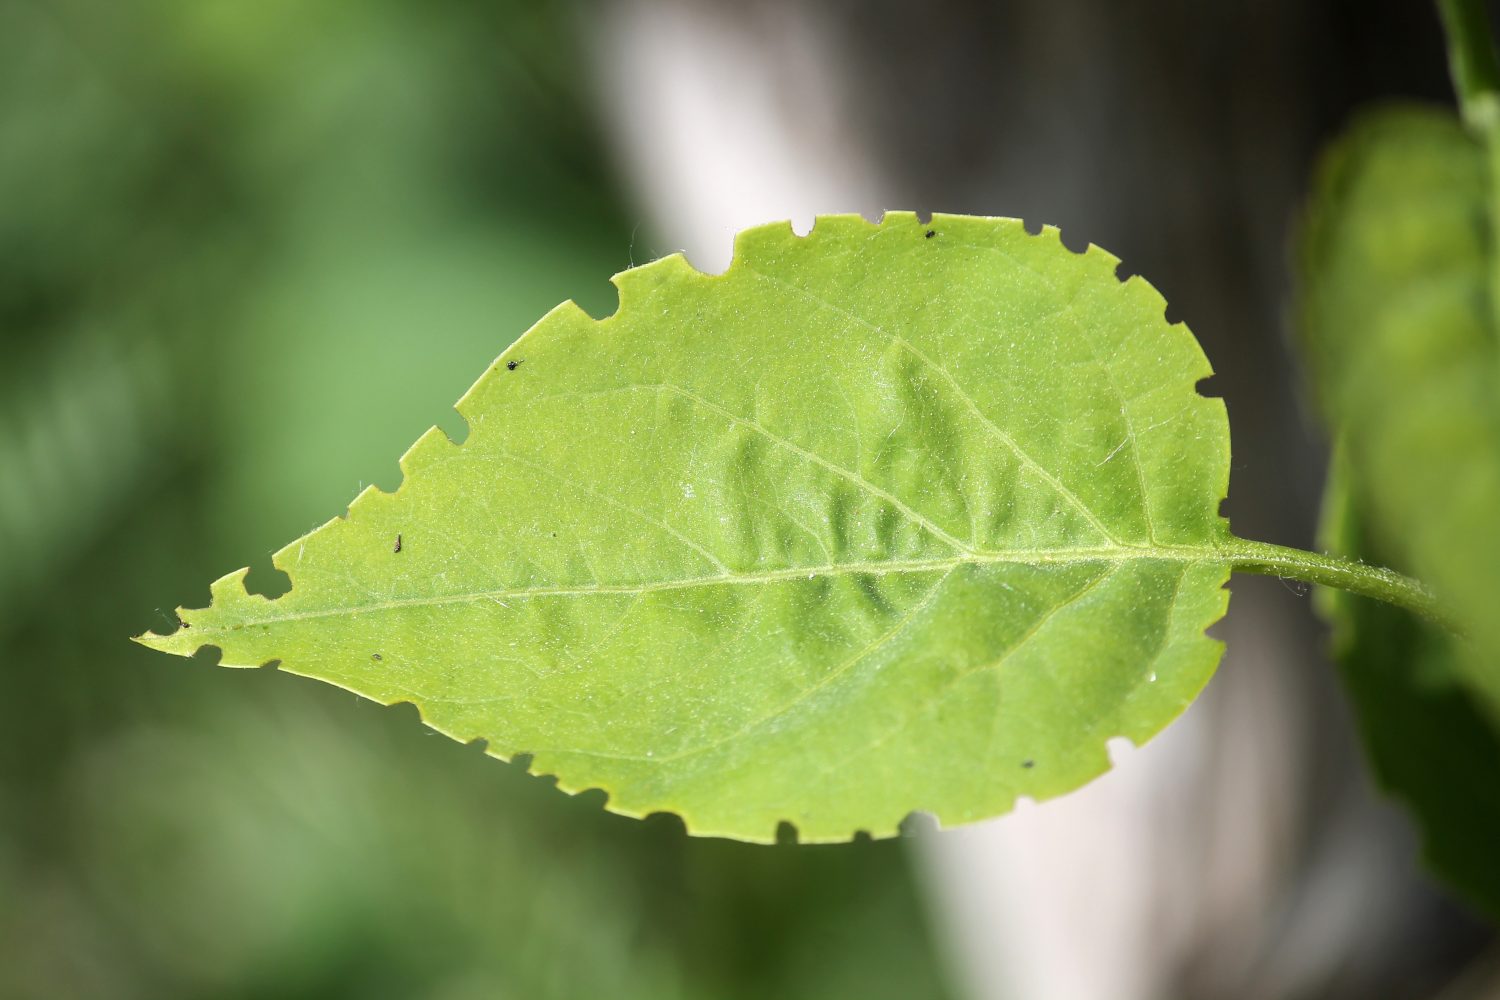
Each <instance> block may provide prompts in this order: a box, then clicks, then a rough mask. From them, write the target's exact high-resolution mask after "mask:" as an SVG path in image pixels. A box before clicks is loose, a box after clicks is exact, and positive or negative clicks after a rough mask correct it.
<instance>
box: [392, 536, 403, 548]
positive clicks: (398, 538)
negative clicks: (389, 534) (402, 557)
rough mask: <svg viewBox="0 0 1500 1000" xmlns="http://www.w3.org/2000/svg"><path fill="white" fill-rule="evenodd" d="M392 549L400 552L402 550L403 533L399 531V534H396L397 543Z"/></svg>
mask: <svg viewBox="0 0 1500 1000" xmlns="http://www.w3.org/2000/svg"><path fill="white" fill-rule="evenodd" d="M391 551H392V552H400V551H401V535H400V534H399V533H397V535H396V545H395V547H394V548H392V549H391Z"/></svg>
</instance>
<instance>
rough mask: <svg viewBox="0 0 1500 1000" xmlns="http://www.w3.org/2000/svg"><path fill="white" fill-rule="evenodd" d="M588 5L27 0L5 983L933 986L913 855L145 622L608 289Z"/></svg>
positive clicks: (501, 992)
mask: <svg viewBox="0 0 1500 1000" xmlns="http://www.w3.org/2000/svg"><path fill="white" fill-rule="evenodd" d="M568 29H569V22H568V20H567V18H566V17H565V16H561V14H560V13H559V12H557V11H554V10H553V9H552V8H550V7H539V6H537V5H531V4H522V3H503V4H491V5H481V4H470V3H460V2H457V0H444V2H438V3H432V4H423V5H410V4H396V3H391V2H379V0H377V2H359V3H356V2H338V0H332V2H326V3H320V4H317V5H312V6H309V5H306V4H292V3H289V2H275V3H269V4H245V3H239V2H231V0H211V2H195V3H187V2H168V0H157V2H147V3H141V4H134V3H132V4H117V3H110V2H105V0H57V2H47V3H42V2H21V3H12V4H6V5H0V347H3V349H4V352H5V353H4V357H5V363H4V365H3V366H0V546H3V549H4V552H5V558H4V559H3V560H0V608H4V612H3V613H0V662H3V663H4V666H5V668H6V673H7V679H8V682H9V690H8V694H7V697H6V699H5V701H4V703H3V707H0V994H3V995H5V996H22V997H24V996H48V997H51V996H94V997H171V996H188V995H193V996H202V995H213V996H228V997H236V996H238V997H257V996H266V997H271V996H275V997H295V996H309V997H311V996H317V997H327V996H341V995H342V996H359V997H369V996H402V997H405V996H431V997H442V998H450V997H452V998H460V997H470V996H473V997H493V996H518V997H532V996H537V997H547V996H555V997H573V996H605V995H607V996H624V997H632V996H639V997H643V998H645V997H667V998H670V997H739V996H746V997H748V996H766V995H781V996H792V995H802V996H835V995H850V996H853V995H858V996H871V997H901V996H928V995H933V994H934V993H935V992H941V990H940V987H939V986H938V985H937V984H936V983H935V982H934V967H933V963H932V959H931V957H930V955H929V953H928V950H927V944H926V937H925V931H924V928H923V927H922V922H921V919H920V915H919V913H918V912H917V907H916V903H915V900H914V898H913V895H912V891H911V888H910V885H909V884H908V882H907V875H906V872H905V868H904V863H903V858H902V852H901V850H900V847H899V845H897V844H882V845H873V844H866V845H858V846H857V847H856V848H854V849H852V850H849V851H845V852H824V851H809V850H805V849H803V850H792V849H788V850H782V849H776V850H772V851H769V852H767V851H763V850H761V851H757V850H756V849H754V848H748V847H741V846H740V845H732V844H722V843H712V842H702V841H689V840H687V839H686V838H685V837H684V836H683V834H682V831H681V829H680V826H678V825H676V824H674V823H673V822H671V821H668V820H665V819H663V820H653V821H651V822H648V823H646V824H640V825H637V824H631V823H629V822H627V821H624V820H620V819H618V818H616V817H612V816H608V815H606V814H604V813H603V812H602V811H601V810H600V808H599V803H598V801H597V800H596V799H595V798H593V797H589V796H585V797H581V798H578V799H569V798H566V797H564V796H560V795H557V794H556V793H555V792H552V791H551V790H550V789H549V788H548V787H547V786H546V784H545V783H544V782H540V781H537V780H535V779H533V778H531V777H528V776H526V775H524V774H522V773H521V772H520V771H518V770H517V769H515V768H511V767H507V766H505V765H502V764H499V763H497V762H495V761H493V760H489V759H487V758H484V757H483V756H482V755H481V754H479V753H477V752H476V751H475V750H473V749H471V748H465V747H462V746H459V745H456V744H452V743H450V742H449V741H446V740H441V739H428V738H426V737H425V736H424V735H423V734H422V732H421V731H420V729H419V727H416V726H414V725H412V722H411V719H410V718H409V717H408V716H407V715H406V713H404V712H401V711H399V710H398V711H387V710H383V709H378V708H376V707H374V706H371V705H369V704H368V703H363V702H359V701H358V700H356V699H354V698H353V697H352V696H349V695H347V694H343V693H341V692H336V691H332V690H328V691H325V692H313V691H309V690H307V689H306V688H305V687H303V688H297V687H294V686H293V687H290V688H289V686H288V685H286V684H285V683H284V679H282V678H278V677H276V676H274V675H272V674H268V673H264V672H248V673H244V674H239V675H225V674H222V673H219V672H217V671H208V670H205V669H202V666H201V665H199V664H184V663H182V661H171V660H166V659H164V658H160V657H155V656H152V655H150V654H149V653H147V652H146V651H144V650H140V649H138V648H136V647H133V646H130V645H129V644H128V643H124V642H122V641H121V639H120V636H122V635H124V634H128V633H129V632H131V631H134V630H137V629H138V627H139V624H140V623H141V622H142V621H152V620H155V621H157V622H159V623H160V624H161V625H162V626H163V627H165V626H166V625H168V624H170V616H169V615H168V614H165V613H162V612H161V611H159V610H155V607H156V604H157V603H158V602H159V601H160V595H162V594H164V593H173V592H184V588H188V589H187V590H186V591H185V592H189V593H190V592H191V588H192V587H193V585H194V583H195V581H199V580H201V579H204V578H205V576H206V575H207V574H210V573H212V571H213V570H214V569H215V568H216V567H221V566H222V565H223V564H224V563H225V562H226V561H228V560H233V559H239V558H242V556H243V554H244V553H245V552H246V551H262V552H264V551H267V550H268V549H269V548H270V547H271V545H272V544H273V543H274V542H276V541H278V540H280V539H283V538H285V537H287V536H288V535H292V534H296V533H298V532H300V531H303V530H305V529H306V528H308V527H310V526H311V525H312V524H314V523H316V522H318V521H320V520H322V519H323V517H324V516H326V512H327V511H328V510H329V509H330V508H336V507H337V506H339V505H341V504H342V503H344V502H347V500H348V499H349V498H350V497H352V496H353V495H354V493H355V492H357V490H358V488H359V486H360V485H361V483H362V482H370V481H375V482H380V483H384V484H385V485H388V486H390V485H394V482H395V480H396V478H397V470H396V466H395V462H394V461H393V460H392V456H394V455H396V454H399V452H400V449H401V448H402V447H403V446H404V445H405V444H406V443H407V442H408V441H410V440H411V439H412V438H414V437H415V436H416V435H417V434H418V433H420V432H421V430H422V429H423V428H424V427H425V426H427V423H428V422H429V421H430V419H431V418H430V415H431V414H432V413H436V412H441V411H442V410H443V409H444V408H446V406H447V405H448V403H449V402H450V401H451V399H452V398H453V396H454V395H455V394H456V393H457V392H458V391H460V390H461V389H462V388H463V386H464V385H465V384H467V380H468V374H469V373H470V372H472V371H473V370H475V369H477V368H478V367H480V366H482V365H483V364H485V363H486V362H488V361H489V360H490V359H491V358H493V357H494V355H495V354H497V353H498V352H499V351H500V350H501V349H502V348H504V347H505V346H506V344H507V343H508V342H509V341H510V340H511V339H512V338H513V337H514V336H515V335H516V334H518V333H519V332H520V331H521V330H522V329H524V328H525V326H526V325H527V324H528V323H529V321H530V320H531V318H533V317H534V316H536V315H538V314H540V313H541V312H542V311H543V310H545V309H546V308H547V307H548V306H550V305H552V304H553V303H555V302H557V301H559V300H561V299H564V298H568V297H573V298H576V299H578V300H579V301H581V302H582V303H583V304H584V305H585V306H587V307H589V308H591V309H594V310H596V311H600V312H607V311H608V310H609V309H610V308H611V300H612V294H611V293H610V291H609V289H608V287H607V286H606V285H605V284H604V283H603V282H602V281H599V280H597V277H596V276H597V275H600V274H608V273H610V272H612V271H614V270H618V269H619V268H620V267H621V266H623V265H624V264H625V263H626V260H625V259H624V257H625V253H626V247H627V244H628V240H629V235H630V231H631V228H632V227H631V225H630V224H629V222H628V221H627V220H626V219H625V218H623V217H622V215H621V212H620V210H619V208H618V207H617V205H616V202H615V199H614V197H613V194H612V191H611V189H610V185H609V182H608V179H607V175H606V171H605V168H604V164H603V163H602V158H601V155H600V151H599V149H598V148H597V147H596V145H595V143H594V139H593V136H592V134H591V130H590V127H589V126H590V123H589V118H588V115H587V113H586V112H585V110H584V108H583V103H582V100H581V95H580V93H579V92H578V89H577V84H576V83H575V82H574V81H576V80H578V79H579V78H580V74H581V70H580V67H579V66H578V61H577V56H576V53H575V52H574V51H573V50H572V46H571V43H570V41H569V34H568ZM273 455H274V459H275V460H274V461H270V458H271V456H273ZM262 573H263V574H265V575H266V577H267V578H266V579H263V580H260V581H259V583H261V584H262V585H266V586H271V587H273V588H274V587H275V586H276V581H275V580H274V578H271V576H270V574H271V571H270V570H269V568H263V569H262V570H260V571H258V573H257V574H252V582H255V581H256V576H257V575H259V574H262Z"/></svg>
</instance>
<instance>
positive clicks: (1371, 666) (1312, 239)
mask: <svg viewBox="0 0 1500 1000" xmlns="http://www.w3.org/2000/svg"><path fill="white" fill-rule="evenodd" d="M1490 183H1491V181H1490V179H1489V176H1488V173H1487V166H1486V153H1485V151H1484V149H1483V148H1482V146H1481V144H1479V143H1478V142H1476V141H1475V140H1474V139H1472V138H1471V137H1470V136H1469V135H1467V134H1466V133H1465V132H1464V130H1463V128H1462V127H1461V126H1460V125H1459V123H1458V121H1457V119H1456V118H1455V117H1454V116H1453V115H1452V114H1450V113H1447V112H1442V111H1438V110H1436V109H1425V108H1391V109H1386V110H1382V111H1378V112H1374V113H1371V114H1369V115H1367V116H1366V117H1364V118H1362V119H1360V120H1359V121H1358V122H1356V124H1355V125H1354V126H1353V127H1352V128H1351V129H1350V130H1349V132H1348V134H1347V135H1346V136H1344V138H1343V139H1342V140H1340V142H1339V143H1338V144H1337V145H1336V146H1335V147H1334V148H1333V149H1332V150H1331V151H1330V153H1329V154H1328V157H1327V159H1326V161H1325V163H1324V165H1323V169H1322V171H1321V173H1320V175H1319V178H1318V184H1317V189H1316V191H1315V193H1314V198H1313V202H1312V208H1311V212H1310V216H1309V220H1308V223H1307V226H1306V230H1305V232H1304V234H1303V241H1302V254H1303V271H1304V273H1303V284H1304V287H1303V294H1302V299H1303V301H1302V326H1303V331H1302V332H1303V335H1304V338H1305V343H1306V345H1307V353H1308V355H1309V358H1310V360H1311V362H1312V364H1311V368H1312V371H1313V373H1314V376H1315V379H1316V383H1317V389H1318V395H1319V398H1320V400H1321V402H1322V403H1323V407H1324V412H1325V414H1326V416H1327V420H1328V423H1329V425H1330V426H1331V427H1332V429H1333V430H1334V433H1335V436H1336V437H1337V438H1338V439H1339V441H1340V442H1341V447H1342V449H1343V456H1342V457H1343V459H1344V461H1343V467H1342V470H1341V472H1340V474H1339V476H1337V477H1336V478H1335V480H1334V481H1333V483H1332V484H1331V486H1330V497H1329V501H1328V504H1327V510H1328V515H1327V516H1326V518H1325V526H1324V534H1325V539H1326V544H1328V545H1330V546H1331V547H1333V548H1336V549H1337V550H1339V551H1341V552H1343V553H1344V554H1347V555H1352V556H1357V557H1361V558H1364V559H1367V560H1371V561H1379V562H1382V563H1387V561H1388V563H1389V564H1390V565H1394V566H1395V567H1396V568H1398V569H1401V570H1405V571H1408V572H1413V573H1416V574H1418V575H1420V576H1422V577H1424V578H1425V579H1428V580H1430V581H1431V582H1432V583H1433V584H1434V585H1435V586H1436V587H1438V588H1439V589H1440V591H1441V596H1443V597H1444V598H1445V599H1447V600H1449V601H1450V602H1452V605H1453V607H1454V608H1455V610H1457V611H1459V612H1460V613H1461V617H1462V619H1463V621H1464V623H1465V625H1466V627H1467V629H1468V632H1469V634H1468V635H1467V636H1466V637H1465V639H1464V640H1462V641H1455V640H1453V639H1451V638H1449V637H1446V636H1443V635H1441V634H1438V633H1436V632H1434V631H1433V630H1432V629H1430V628H1427V627H1425V626H1423V625H1421V624H1420V623H1418V622H1416V621H1413V620H1408V619H1405V618H1403V617H1402V616H1401V615H1400V614H1399V613H1398V612H1395V611H1394V610H1393V609H1389V608H1379V607H1374V606H1372V605H1370V604H1369V603H1368V602H1365V601H1362V600H1360V599H1357V598H1353V597H1346V596H1342V595H1341V596H1339V597H1336V598H1331V599H1329V600H1328V601H1327V602H1326V605H1325V606H1326V607H1327V608H1329V609H1330V610H1331V611H1332V613H1333V616H1334V619H1335V622H1336V624H1337V626H1338V635H1337V649H1338V653H1339V656H1340V659H1341V661H1342V669H1343V674H1344V678H1345V681H1346V683H1347V685H1348V687H1349V689H1350V694H1351V700H1352V701H1353V703H1354V705H1355V707H1356V710H1357V711H1358V712H1359V714H1360V726H1361V730H1362V732H1363V733H1364V736H1365V740H1366V746H1367V748H1368V750H1369V753H1370V756H1371V759H1372V763H1373V765H1374V768H1375V771H1376V773H1377V776H1378V778H1379V779H1380V781H1381V782H1382V784H1384V785H1385V786H1386V787H1387V788H1388V789H1389V790H1390V791H1391V792H1392V793H1393V794H1395V795H1396V796H1398V797H1399V798H1401V799H1403V800H1404V801H1406V802H1407V803H1408V804H1409V805H1410V806H1411V807H1412V809H1413V810H1414V812H1415V813H1416V814H1417V817H1418V820H1419V822H1420V823H1421V824H1422V826H1423V828H1424V835H1425V839H1426V851H1427V855H1428V857H1429V859H1430V860H1431V862H1432V863H1433V865H1434V867H1435V868H1436V869H1437V870H1438V871H1440V872H1441V873H1442V874H1444V875H1445V876H1446V877H1448V878H1449V879H1450V880H1452V881H1454V882H1455V883H1457V884H1458V885H1460V886H1461V887H1463V888H1464V889H1465V890H1466V891H1467V892H1468V893H1469V894H1470V895H1471V896H1472V897H1473V898H1475V899H1477V900H1479V901H1480V902H1481V903H1482V904H1483V905H1485V906H1487V908H1489V909H1490V910H1491V911H1492V912H1494V913H1496V914H1500V882H1497V880H1496V868H1495V862H1494V856H1493V855H1494V845H1495V844H1497V843H1500V799H1497V795H1500V781H1497V778H1496V775H1497V772H1500V737H1497V730H1496V726H1497V725H1500V615H1497V614H1496V613H1495V609H1496V608H1500V586H1497V583H1496V580H1497V577H1496V566H1500V530H1497V527H1496V524H1497V522H1496V513H1497V511H1500V343H1497V339H1496V326H1495V318H1494V314H1493V312H1492V309H1493V308H1494V307H1493V302H1494V296H1495V293H1494V291H1493V281H1494V277H1493V275H1494V271H1495V267H1496V264H1495V253H1494V249H1493V239H1494V237H1493V235H1492V233H1493V229H1492V224H1491V221H1490V220H1491V216H1490V204H1491V202H1492V201H1493V200H1494V194H1493V193H1492V192H1491V190H1490Z"/></svg>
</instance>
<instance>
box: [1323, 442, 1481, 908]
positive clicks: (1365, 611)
mask: <svg viewBox="0 0 1500 1000" xmlns="http://www.w3.org/2000/svg"><path fill="white" fill-rule="evenodd" d="M1350 472H1351V470H1350V469H1349V467H1348V463H1347V462H1345V461H1342V460H1340V459H1339V458H1335V460H1334V463H1333V465H1332V471H1331V473H1330V476H1329V481H1328V487H1327V492H1326V496H1325V500H1324V513H1323V527H1322V532H1323V542H1324V544H1325V545H1326V546H1327V547H1328V548H1329V549H1331V550H1333V551H1336V552H1342V553H1344V554H1346V555H1349V556H1355V557H1365V558H1370V559H1383V558H1384V554H1383V553H1382V552H1381V551H1380V549H1379V546H1378V545H1376V544H1375V543H1374V542H1373V541H1372V540H1371V538H1370V537H1369V534H1368V532H1367V531H1366V529H1365V525H1364V524H1363V519H1362V518H1361V516H1360V509H1359V504H1358V501H1357V500H1356V499H1355V497H1354V494H1353V490H1352V489H1351V487H1350ZM1318 595H1319V603H1320V605H1321V606H1322V609H1323V610H1324V612H1325V614H1326V615H1327V616H1328V618H1329V619H1330V621H1331V622H1332V623H1333V626H1334V633H1333V648H1334V655H1335V659H1336V660H1337V662H1338V665H1339V672H1340V675H1341V677H1342V680H1343V683H1344V687H1345V690H1346V691H1347V692H1348V694H1349V699H1350V701H1351V702H1352V704H1353V706H1354V710H1355V718H1356V721H1357V723H1358V726H1359V730H1360V736H1361V738H1362V739H1363V741H1364V745H1365V751H1366V753H1367V755H1368V757H1369V761H1370V767H1371V770H1372V771H1373V772H1374V774H1375V779H1376V780H1377V781H1378V782H1379V784H1380V786H1381V787H1382V788H1383V789H1384V790H1385V791H1386V792H1387V793H1389V794H1390V795H1392V796H1393V797H1395V798H1397V799H1400V800H1401V801H1402V802H1403V803H1404V804H1405V805H1406V807H1407V808H1408V809H1410V810H1411V812H1412V813H1413V815H1414V816H1415V818H1416V821H1417V823H1418V825H1419V826H1420V828H1421V832H1422V852H1423V855H1424V858H1425V860H1426V863H1427V866H1428V867H1429V868H1430V869H1431V870H1432V871H1433V872H1434V873H1436V874H1438V875H1439V876H1441V877H1442V878H1444V879H1445V880H1447V881H1448V882H1449V883H1451V884H1452V885H1453V886H1454V887H1455V888H1456V889H1458V890H1459V891H1460V892H1461V893H1462V894H1463V895H1464V896H1465V897H1466V898H1468V899H1469V900H1470V901H1472V902H1473V903H1474V904H1475V905H1476V906H1479V907H1481V908H1483V909H1484V910H1485V911H1487V912H1488V913H1489V914H1490V915H1491V916H1492V917H1495V918H1500V866H1497V865H1496V864H1495V845H1496V844H1500V781H1497V780H1496V776H1497V775H1500V732H1497V731H1496V729H1495V728H1494V726H1493V725H1491V722H1490V719H1489V718H1488V717H1487V716H1486V715H1485V713H1484V712H1483V711H1481V710H1480V708H1479V706H1478V705H1477V704H1476V699H1475V698H1474V696H1473V695H1472V693H1471V692H1470V691H1469V690H1468V689H1467V688H1465V687H1464V686H1463V684H1462V683H1461V680H1462V676H1463V671H1462V669H1461V668H1460V667H1459V665H1458V663H1459V657H1460V653H1461V647H1460V643H1459V641H1458V640H1456V639H1454V638H1453V637H1452V636H1451V635H1448V634H1447V633H1445V632H1443V631H1442V630H1440V629H1437V628H1434V627H1433V626H1431V625H1430V624H1426V623H1424V622H1422V621H1420V620H1418V619H1416V618H1414V617H1412V616H1410V615H1407V614H1404V613H1402V612H1401V611H1400V610H1399V609H1396V608H1392V607H1390V606H1389V605H1385V604H1381V603H1379V602H1376V601H1372V600H1370V599H1368V598H1366V597H1360V596H1357V595H1355V594H1350V593H1346V592H1343V591H1338V590H1320V591H1319V592H1318Z"/></svg>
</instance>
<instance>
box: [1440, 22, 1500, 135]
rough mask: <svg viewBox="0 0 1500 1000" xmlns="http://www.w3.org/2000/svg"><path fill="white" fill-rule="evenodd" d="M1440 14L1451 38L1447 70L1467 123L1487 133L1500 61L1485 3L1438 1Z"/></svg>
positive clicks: (1498, 84)
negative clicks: (1491, 33) (1497, 56)
mask: <svg viewBox="0 0 1500 1000" xmlns="http://www.w3.org/2000/svg"><path fill="white" fill-rule="evenodd" d="M1438 12H1439V13H1440V14H1441V15H1442V19H1443V30H1444V31H1445V32H1446V33H1447V35H1448V70H1449V73H1450V74H1451V75H1452V76H1453V89H1454V90H1455V91H1457V92H1458V103H1459V106H1460V107H1461V108H1462V109H1463V113H1464V120H1465V121H1467V122H1468V123H1469V126H1470V127H1471V128H1474V129H1475V130H1476V131H1479V132H1481V133H1483V132H1488V131H1489V128H1490V126H1491V125H1492V123H1493V115H1494V101H1495V98H1496V96H1497V95H1500V60H1497V59H1496V56H1495V43H1494V41H1493V39H1492V38H1491V35H1490V19H1489V15H1488V13H1487V12H1486V10H1485V5H1484V0H1438Z"/></svg>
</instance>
